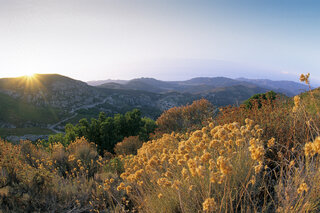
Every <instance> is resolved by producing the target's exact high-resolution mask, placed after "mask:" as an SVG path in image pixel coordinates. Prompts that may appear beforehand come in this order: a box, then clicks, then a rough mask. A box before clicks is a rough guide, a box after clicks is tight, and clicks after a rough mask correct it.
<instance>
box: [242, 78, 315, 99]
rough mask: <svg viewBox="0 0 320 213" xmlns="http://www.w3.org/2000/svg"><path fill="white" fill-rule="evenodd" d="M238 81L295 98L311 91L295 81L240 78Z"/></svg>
mask: <svg viewBox="0 0 320 213" xmlns="http://www.w3.org/2000/svg"><path fill="white" fill-rule="evenodd" d="M238 80H240V81H245V82H248V83H251V84H255V85H257V86H258V87H263V88H266V89H269V90H274V91H278V92H281V93H283V94H285V95H287V96H294V95H297V94H300V93H302V92H305V91H307V90H309V88H308V86H307V85H305V84H301V83H297V82H294V81H271V80H268V79H247V78H238Z"/></svg>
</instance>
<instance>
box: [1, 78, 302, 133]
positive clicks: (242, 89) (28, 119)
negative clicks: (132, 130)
mask: <svg viewBox="0 0 320 213" xmlns="http://www.w3.org/2000/svg"><path fill="white" fill-rule="evenodd" d="M102 82H103V81H102ZM91 83H92V84H94V82H91ZM275 84H276V83H275ZM291 84H292V85H293V86H292V87H290V88H289V89H292V88H295V90H294V92H295V93H297V91H298V90H300V89H302V88H304V87H305V88H307V87H306V86H301V84H298V83H294V82H291ZM296 84H297V85H296ZM276 85H277V87H276V86H273V87H272V88H273V89H275V91H278V90H281V91H283V90H282V89H283V88H284V87H285V85H282V84H281V82H278V83H277V84H276ZM279 88H280V89H279ZM281 88H282V89H281ZM269 90H270V89H269V87H268V88H267V87H260V85H259V84H257V83H251V82H249V83H248V82H246V81H239V80H235V79H229V78H223V77H217V78H194V79H190V80H187V81H174V82H167V81H160V80H156V79H152V78H140V79H133V80H131V81H120V80H117V81H115V82H111V81H109V83H106V84H102V85H99V86H90V85H88V84H87V83H85V82H81V81H78V80H74V79H71V78H69V77H66V76H61V75H58V74H35V75H34V76H32V77H27V76H25V77H20V78H4V79H0V99H1V102H0V105H1V107H0V115H1V116H0V136H2V137H3V136H8V135H10V134H13V135H24V131H23V129H26V131H25V134H30V133H31V134H32V128H34V130H35V131H34V134H45V133H47V132H48V131H49V132H58V131H61V130H63V128H64V126H65V125H66V124H67V123H73V124H75V123H77V122H78V121H79V120H80V119H82V118H87V119H90V118H92V117H96V116H97V115H98V114H99V112H105V113H107V114H108V115H115V114H117V113H125V112H127V111H130V110H132V109H135V108H137V109H139V110H141V112H142V115H144V116H147V117H150V118H153V119H156V118H158V117H159V116H160V115H161V113H162V112H163V111H164V110H168V109H169V108H172V107H177V106H182V105H186V104H191V103H192V102H193V101H195V100H199V99H202V98H205V99H207V100H209V101H210V102H211V103H212V104H214V105H215V106H218V107H220V106H226V105H239V104H241V103H242V102H243V101H244V100H247V99H248V98H249V97H251V96H252V95H254V94H257V93H264V92H267V91H269ZM290 91H291V92H292V91H293V90H290ZM290 91H289V90H288V91H287V92H285V93H286V94H292V93H291V92H290ZM27 128H28V129H27ZM15 130H16V131H15ZM5 132H7V133H8V134H4V133H5ZM15 132H16V133H15Z"/></svg>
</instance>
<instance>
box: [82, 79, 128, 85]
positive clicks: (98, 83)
mask: <svg viewBox="0 0 320 213" xmlns="http://www.w3.org/2000/svg"><path fill="white" fill-rule="evenodd" d="M127 82H128V81H126V80H112V79H107V80H97V81H87V84H88V85H90V86H99V85H101V84H106V83H117V84H125V83H127Z"/></svg>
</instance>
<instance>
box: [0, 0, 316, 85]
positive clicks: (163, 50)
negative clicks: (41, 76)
mask: <svg viewBox="0 0 320 213" xmlns="http://www.w3.org/2000/svg"><path fill="white" fill-rule="evenodd" d="M319 11H320V1H317V0H313V1H312V0H299V1H296V0H251V1H249V0H234V1H231V0H220V1H215V0H208V1H201V0H180V1H175V0H168V1H166V0H158V1H156V0H145V1H140V0H139V1H136V0H127V1H125V0H123V1H122V0H114V1H107V0H0V77H11V76H21V75H25V74H30V73H59V74H62V75H67V76H70V77H73V78H76V79H80V80H84V81H88V80H98V79H100V80H101V79H109V78H112V79H131V78H135V77H156V78H158V79H163V80H183V79H187V78H191V77H197V76H210V77H211V76H227V77H249V78H271V79H288V80H297V79H298V75H299V74H300V73H307V72H310V73H311V77H312V78H311V81H312V80H313V82H320V13H319Z"/></svg>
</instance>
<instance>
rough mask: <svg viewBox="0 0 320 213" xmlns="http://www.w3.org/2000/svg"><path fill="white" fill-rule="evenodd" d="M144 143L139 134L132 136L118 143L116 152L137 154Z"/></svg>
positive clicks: (119, 153)
mask: <svg viewBox="0 0 320 213" xmlns="http://www.w3.org/2000/svg"><path fill="white" fill-rule="evenodd" d="M142 144H143V142H142V141H140V139H139V136H130V137H127V138H124V139H123V141H122V142H119V143H117V144H116V146H115V148H114V152H115V153H116V154H117V155H135V154H137V150H138V149H139V148H140V147H141V146H142Z"/></svg>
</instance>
